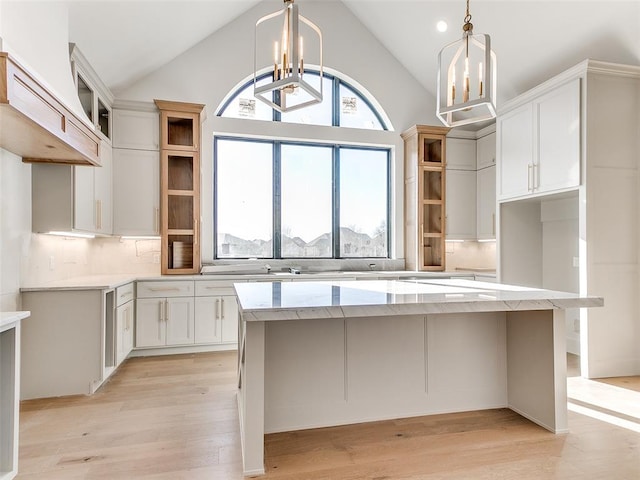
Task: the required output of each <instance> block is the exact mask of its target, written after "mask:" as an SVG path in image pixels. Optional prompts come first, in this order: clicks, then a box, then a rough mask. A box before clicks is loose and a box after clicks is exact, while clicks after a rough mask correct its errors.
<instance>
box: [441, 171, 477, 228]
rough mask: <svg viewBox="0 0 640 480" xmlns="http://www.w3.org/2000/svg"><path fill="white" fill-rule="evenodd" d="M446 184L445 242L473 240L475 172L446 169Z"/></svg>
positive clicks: (474, 226)
mask: <svg viewBox="0 0 640 480" xmlns="http://www.w3.org/2000/svg"><path fill="white" fill-rule="evenodd" d="M446 182H447V188H446V196H447V199H446V208H447V220H446V223H445V224H446V229H447V240H475V238H476V171H475V170H449V169H447V176H446Z"/></svg>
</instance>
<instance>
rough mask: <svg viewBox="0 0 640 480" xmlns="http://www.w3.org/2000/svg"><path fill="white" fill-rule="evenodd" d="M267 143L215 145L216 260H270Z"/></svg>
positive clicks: (270, 178)
mask: <svg viewBox="0 0 640 480" xmlns="http://www.w3.org/2000/svg"><path fill="white" fill-rule="evenodd" d="M272 158H273V153H272V144H271V143H258V142H250V141H237V140H218V141H217V163H216V168H217V172H216V175H217V185H216V200H217V203H216V212H217V252H216V253H217V256H218V258H246V257H263V258H264V257H273V238H272V236H273V235H272V234H273V221H272V219H273V161H272Z"/></svg>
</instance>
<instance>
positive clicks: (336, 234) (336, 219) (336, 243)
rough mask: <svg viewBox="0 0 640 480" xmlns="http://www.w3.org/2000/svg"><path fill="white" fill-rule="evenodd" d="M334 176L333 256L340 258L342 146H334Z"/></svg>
mask: <svg viewBox="0 0 640 480" xmlns="http://www.w3.org/2000/svg"><path fill="white" fill-rule="evenodd" d="M331 173H332V177H333V186H332V188H333V192H332V195H331V196H332V202H333V209H332V210H333V217H332V218H333V221H332V229H333V235H331V237H332V238H333V251H332V252H331V253H332V256H333V258H340V256H341V254H342V252H340V147H338V146H334V147H333V166H332V172H331Z"/></svg>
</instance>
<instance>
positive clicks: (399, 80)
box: [118, 1, 439, 262]
mask: <svg viewBox="0 0 640 480" xmlns="http://www.w3.org/2000/svg"><path fill="white" fill-rule="evenodd" d="M278 8H281V3H274V2H263V3H261V4H259V5H258V6H257V7H255V8H253V9H251V10H249V11H248V12H246V13H245V14H243V15H241V16H240V17H239V18H237V19H236V20H235V21H233V22H231V23H230V24H228V25H226V26H225V27H224V28H222V29H221V30H219V31H218V32H216V33H214V34H213V35H211V36H210V37H208V38H207V39H205V40H204V41H202V42H201V43H199V44H198V45H196V46H195V47H193V48H192V49H190V50H188V51H187V52H185V53H183V54H182V55H180V56H179V57H177V58H176V59H174V60H173V61H171V62H169V63H168V64H167V65H165V66H164V67H162V68H160V69H159V70H157V71H156V72H154V73H152V74H151V75H149V76H147V77H146V78H144V79H142V80H141V81H139V82H138V83H136V84H134V85H133V86H131V87H130V88H128V89H126V90H124V91H121V92H118V98H119V99H122V100H138V101H152V100H153V99H154V98H157V99H164V100H175V101H185V102H195V103H204V104H206V115H207V119H206V121H205V122H204V124H203V135H202V138H203V141H202V156H201V157H202V158H201V159H202V217H203V220H202V258H203V261H204V262H210V261H211V260H213V220H212V219H213V186H212V184H213V158H212V156H213V141H212V139H213V135H214V134H215V133H225V134H243V135H251V136H258V137H259V136H267V137H280V138H299V139H313V140H318V141H334V142H335V141H339V142H345V143H352V142H360V143H364V144H371V145H383V146H390V147H392V149H393V153H394V158H393V169H392V170H393V171H392V175H393V179H392V181H393V185H394V187H395V188H394V195H393V207H392V211H393V213H394V215H393V220H392V222H393V225H394V226H395V231H394V235H393V242H392V243H393V246H392V248H393V254H394V257H396V258H398V257H402V256H403V249H402V245H403V228H402V226H403V200H402V192H403V182H404V179H403V175H404V173H403V149H402V140H401V138H400V133H401V132H402V131H403V130H405V129H407V128H408V127H410V126H411V125H413V124H416V123H423V124H430V125H438V124H439V122H438V121H437V119H436V118H435V100H434V99H433V98H432V97H431V96H430V94H428V93H427V91H426V90H424V89H423V88H422V86H421V85H420V84H419V83H418V82H417V81H416V79H415V78H413V77H412V76H411V75H410V74H409V73H408V72H407V71H406V70H405V68H404V67H403V66H402V65H401V64H400V63H399V62H398V61H397V60H396V59H395V57H393V56H392V55H391V54H390V53H389V52H388V51H387V50H386V49H385V48H384V47H383V46H382V45H381V44H380V43H379V42H378V41H377V40H376V39H375V38H374V37H373V35H372V34H371V33H370V32H369V31H368V30H367V29H366V28H365V27H364V26H363V25H362V24H361V23H360V21H359V20H358V19H357V18H355V17H354V16H353V14H352V13H351V12H350V11H349V10H348V9H347V8H346V7H345V6H344V5H343V4H342V2H334V1H323V2H313V3H309V2H303V3H302V4H301V5H300V12H301V13H302V14H303V15H305V16H306V17H307V18H309V19H310V20H312V21H313V22H314V23H316V24H317V25H318V26H319V27H320V29H321V30H322V32H323V36H324V63H325V66H326V67H327V68H329V69H332V70H335V71H337V72H340V73H342V74H344V75H346V76H347V78H349V79H351V81H352V82H353V83H354V84H355V85H356V86H358V85H362V86H364V87H365V88H366V90H368V92H369V93H370V94H371V95H372V96H373V97H374V98H375V99H377V101H378V102H379V104H380V106H381V107H382V108H383V109H384V111H385V112H386V114H387V115H388V117H389V118H390V120H391V123H392V125H393V127H394V130H395V131H393V132H374V131H358V130H354V129H342V130H340V129H336V128H333V127H319V126H309V125H291V124H277V123H273V122H262V121H253V120H237V119H226V118H218V117H215V112H216V110H217V108H218V106H219V105H220V103H221V102H222V101H223V100H224V98H225V96H226V95H227V94H228V93H229V91H230V90H232V89H234V88H235V87H236V86H237V85H238V83H239V82H241V81H242V80H245V79H247V78H249V77H250V76H251V74H252V72H253V48H254V47H253V31H254V25H255V22H256V20H257V19H258V18H260V17H261V16H262V15H264V14H267V13H271V12H272V11H274V10H275V9H278Z"/></svg>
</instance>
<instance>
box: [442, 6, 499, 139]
mask: <svg viewBox="0 0 640 480" xmlns="http://www.w3.org/2000/svg"><path fill="white" fill-rule="evenodd" d="M462 32H463V33H462V39H460V40H458V41H456V42H453V43H450V44H449V45H447V46H445V47H444V48H443V49H442V50H441V51H440V53H439V55H438V85H437V88H438V94H437V97H438V98H437V110H436V115H437V116H438V118H439V119H440V121H442V123H444V124H445V125H446V126H448V127H455V126H460V125H467V124H470V123H476V122H481V121H485V120H490V119H492V118H495V116H496V100H495V99H496V55H495V53H494V52H493V51H492V50H491V38H490V37H489V35H485V34H482V33H478V34H474V33H473V24H472V23H471V14H470V13H469V0H467V12H466V15H465V17H464V25H463V26H462Z"/></svg>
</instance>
